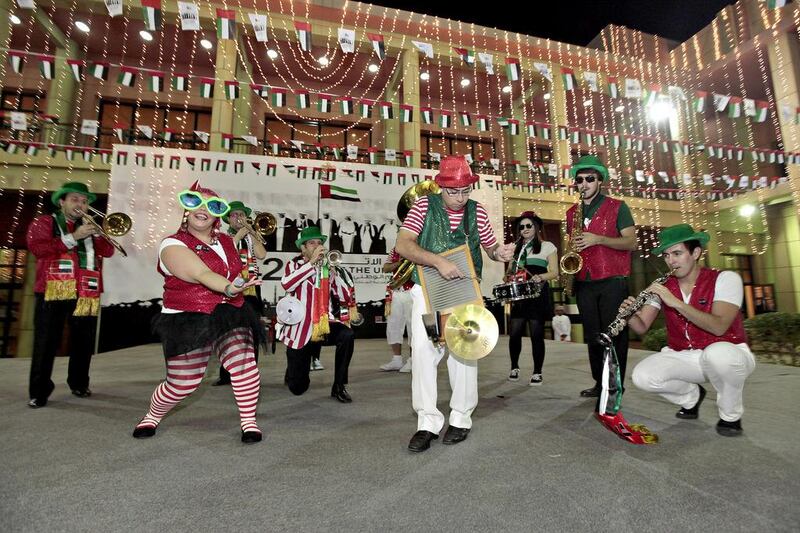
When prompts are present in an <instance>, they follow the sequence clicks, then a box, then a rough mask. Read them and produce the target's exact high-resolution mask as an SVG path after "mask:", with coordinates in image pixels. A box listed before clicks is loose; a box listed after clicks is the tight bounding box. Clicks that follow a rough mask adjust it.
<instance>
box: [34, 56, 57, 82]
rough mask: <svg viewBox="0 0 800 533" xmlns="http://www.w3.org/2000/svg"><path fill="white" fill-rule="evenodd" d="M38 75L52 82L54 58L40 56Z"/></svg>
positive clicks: (54, 65)
mask: <svg viewBox="0 0 800 533" xmlns="http://www.w3.org/2000/svg"><path fill="white" fill-rule="evenodd" d="M38 57H39V73H41V75H42V77H43V78H44V79H46V80H52V79H53V76H54V75H55V67H56V56H48V55H40V56H38Z"/></svg>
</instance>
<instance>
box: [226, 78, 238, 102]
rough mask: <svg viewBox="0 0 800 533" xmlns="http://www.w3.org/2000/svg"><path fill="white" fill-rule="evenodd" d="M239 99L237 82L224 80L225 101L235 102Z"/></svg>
mask: <svg viewBox="0 0 800 533" xmlns="http://www.w3.org/2000/svg"><path fill="white" fill-rule="evenodd" d="M237 98H239V82H238V81H236V80H225V99H226V100H236V99H237Z"/></svg>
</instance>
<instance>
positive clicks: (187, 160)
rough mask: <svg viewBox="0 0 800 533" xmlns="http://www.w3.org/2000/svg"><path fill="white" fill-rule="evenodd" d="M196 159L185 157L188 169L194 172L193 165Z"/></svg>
mask: <svg viewBox="0 0 800 533" xmlns="http://www.w3.org/2000/svg"><path fill="white" fill-rule="evenodd" d="M196 162H197V159H195V158H194V157H186V164H187V165H189V169H191V170H194V166H195V163H196Z"/></svg>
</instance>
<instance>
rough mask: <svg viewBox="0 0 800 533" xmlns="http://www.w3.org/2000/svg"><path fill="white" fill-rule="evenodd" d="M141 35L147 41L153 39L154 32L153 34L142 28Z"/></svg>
mask: <svg viewBox="0 0 800 533" xmlns="http://www.w3.org/2000/svg"><path fill="white" fill-rule="evenodd" d="M139 37H141V38H142V39H143V40H145V41H152V40H153V34H151V33H150V32H149V31H147V30H140V31H139Z"/></svg>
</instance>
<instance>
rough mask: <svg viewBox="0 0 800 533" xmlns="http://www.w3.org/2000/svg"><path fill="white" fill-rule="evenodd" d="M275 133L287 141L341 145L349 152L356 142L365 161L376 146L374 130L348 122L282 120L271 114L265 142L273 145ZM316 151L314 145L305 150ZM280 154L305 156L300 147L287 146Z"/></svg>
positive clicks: (266, 118) (266, 120)
mask: <svg viewBox="0 0 800 533" xmlns="http://www.w3.org/2000/svg"><path fill="white" fill-rule="evenodd" d="M348 126H351V127H348ZM273 137H278V138H279V139H280V140H281V141H283V144H284V145H285V144H287V143H289V141H303V142H304V143H307V144H315V143H321V144H322V145H327V146H339V147H341V148H343V151H342V153H345V150H344V149H346V147H347V145H348V144H355V145H356V146H358V147H359V158H358V161H359V162H361V163H366V162H368V161H369V160H368V158H367V153H366V152H367V148H369V147H370V146H372V130H371V128H370V127H368V126H352V125H351V124H348V123H344V122H335V123H331V122H326V123H322V122H319V121H316V120H298V119H284V120H278V119H277V118H275V117H274V116H267V117H265V118H264V144H265V145H266V146H269V145H270V141H271V140H272V138H273ZM312 151H313V149H312V148H311V147H308V148H304V152H312ZM362 152H363V153H362ZM280 155H282V156H291V157H301V154H300V153H299V152H298V151H297V149H296V148H294V147H291V148H290V149H287V148H286V147H285V146H284V147H283V149H282V150H281V152H280Z"/></svg>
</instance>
